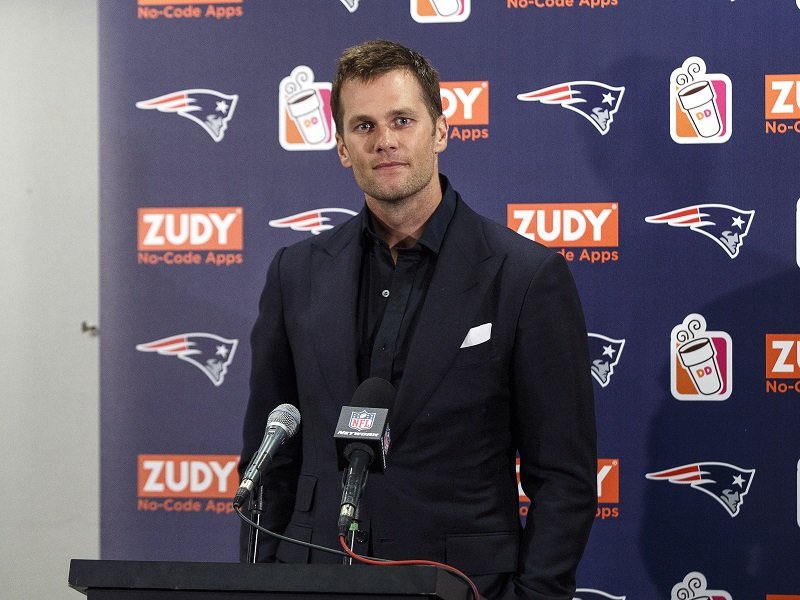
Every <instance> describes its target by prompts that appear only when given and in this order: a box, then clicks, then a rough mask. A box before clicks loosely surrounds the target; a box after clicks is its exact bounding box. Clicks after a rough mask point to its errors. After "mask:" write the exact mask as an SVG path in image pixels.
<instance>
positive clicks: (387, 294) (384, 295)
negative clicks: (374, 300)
mask: <svg viewBox="0 0 800 600" xmlns="http://www.w3.org/2000/svg"><path fill="white" fill-rule="evenodd" d="M381 296H383V297H384V298H388V297H389V290H383V291H382V292H381Z"/></svg>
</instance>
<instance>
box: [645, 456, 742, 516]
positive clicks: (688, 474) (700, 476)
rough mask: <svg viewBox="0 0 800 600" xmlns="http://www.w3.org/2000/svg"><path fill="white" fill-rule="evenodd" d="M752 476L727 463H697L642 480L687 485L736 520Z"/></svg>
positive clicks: (647, 475) (651, 474)
mask: <svg viewBox="0 0 800 600" xmlns="http://www.w3.org/2000/svg"><path fill="white" fill-rule="evenodd" d="M755 473H756V470H755V469H742V468H739V467H737V466H736V465H731V464H728V463H720V462H700V463H694V464H689V465H682V466H680V467H675V468H674V469H667V470H666V471H658V472H655V473H647V474H646V475H645V477H646V478H647V479H652V480H655V481H668V482H670V483H675V484H678V485H688V486H690V487H691V488H693V489H695V490H699V491H701V492H703V493H704V494H708V495H709V496H711V497H712V498H714V500H716V501H717V502H718V503H719V504H720V505H722V507H723V508H724V509H725V510H726V511H728V514H729V515H730V516H731V517H735V516H737V515H738V514H739V509H740V508H741V506H742V504H743V503H744V497H745V496H746V495H747V492H749V491H750V484H751V483H752V482H753V476H754V475H755Z"/></svg>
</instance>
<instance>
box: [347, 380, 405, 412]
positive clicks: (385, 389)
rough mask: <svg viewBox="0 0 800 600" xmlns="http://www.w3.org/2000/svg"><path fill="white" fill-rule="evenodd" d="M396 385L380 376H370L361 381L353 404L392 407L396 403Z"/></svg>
mask: <svg viewBox="0 0 800 600" xmlns="http://www.w3.org/2000/svg"><path fill="white" fill-rule="evenodd" d="M394 396H395V389H394V386H393V385H392V384H391V383H389V382H388V381H386V380H385V379H381V378H380V377H370V378H369V379H365V380H364V381H363V382H361V385H359V386H358V388H356V391H355V392H354V393H353V400H352V402H351V404H352V405H353V406H369V407H371V408H385V409H387V410H389V409H391V408H392V404H393V403H394Z"/></svg>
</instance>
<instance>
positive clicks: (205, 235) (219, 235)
mask: <svg viewBox="0 0 800 600" xmlns="http://www.w3.org/2000/svg"><path fill="white" fill-rule="evenodd" d="M137 214H138V243H137V248H138V249H139V250H152V251H164V250H241V249H242V221H243V219H242V208H241V207H237V206H227V207H222V206H216V207H189V208H167V207H160V208H139V209H138V210H137Z"/></svg>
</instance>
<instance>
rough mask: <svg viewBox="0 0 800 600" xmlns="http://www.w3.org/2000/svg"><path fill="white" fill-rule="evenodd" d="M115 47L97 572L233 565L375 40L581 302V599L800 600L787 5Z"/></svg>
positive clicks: (220, 22)
mask: <svg viewBox="0 0 800 600" xmlns="http://www.w3.org/2000/svg"><path fill="white" fill-rule="evenodd" d="M99 27H100V56H101V65H100V90H101V98H100V100H101V102H100V105H101V114H100V119H101V121H100V123H101V140H100V144H101V159H100V160H101V162H100V170H101V246H102V252H101V256H102V258H101V279H102V281H101V311H102V315H101V316H102V324H103V330H104V335H103V340H102V353H101V354H102V359H101V361H102V363H101V367H102V376H101V377H102V380H101V395H102V407H101V411H102V415H101V422H102V433H101V444H102V461H101V462H102V465H101V466H102V472H101V491H102V499H101V508H102V513H101V530H102V531H101V553H102V557H103V558H106V559H113V558H121V559H122V558H124V559H144V560H202V561H205V560H208V561H233V560H236V556H237V532H238V527H239V523H238V519H237V518H236V516H235V515H233V514H231V513H230V512H229V506H228V502H227V500H229V499H230V497H231V496H232V494H233V492H234V491H235V486H236V485H237V484H238V482H237V480H236V475H235V470H234V467H235V463H236V459H237V456H236V455H237V453H238V452H239V449H240V428H241V421H242V418H243V414H244V408H245V404H246V400H247V393H248V392H247V379H248V371H249V359H250V357H249V347H248V335H249V330H250V327H251V325H252V323H253V321H254V319H255V316H256V303H257V299H258V295H259V293H260V290H261V287H262V285H263V281H264V277H265V274H266V268H267V265H268V263H269V261H270V259H271V257H272V255H273V254H274V253H275V251H276V250H277V249H278V248H280V247H282V246H284V245H287V244H291V243H294V242H296V241H299V240H301V239H303V238H305V237H308V236H311V235H315V233H318V232H319V231H321V230H323V229H325V228H329V227H335V226H336V225H338V224H340V223H341V222H343V220H344V219H346V218H348V217H349V214H352V213H353V212H355V211H358V210H359V209H360V207H361V204H362V202H363V197H362V195H361V193H360V191H359V190H358V188H357V187H356V186H355V183H354V182H353V179H352V174H351V173H350V172H349V171H346V170H344V169H342V168H341V166H340V165H339V161H338V159H337V157H336V155H335V151H334V150H332V147H333V133H334V129H333V124H332V121H331V117H330V111H329V107H328V100H329V93H330V81H331V78H332V75H333V71H334V65H335V60H336V58H337V57H338V55H339V54H340V52H341V51H342V50H343V49H344V48H345V47H348V46H351V45H353V44H355V43H358V42H361V41H364V40H366V39H371V38H378V37H383V38H389V39H395V40H398V41H401V42H402V43H404V44H406V45H409V46H411V47H414V48H416V49H418V50H420V51H421V52H422V53H424V54H425V55H427V56H428V57H429V58H430V59H431V60H432V61H433V63H434V64H435V65H436V66H437V67H438V69H439V72H440V75H441V79H442V94H443V100H444V107H445V112H446V114H447V116H448V119H449V122H450V124H451V128H450V140H449V146H448V148H447V150H446V152H445V153H444V154H443V155H442V157H441V161H440V164H441V168H442V171H443V172H444V173H445V174H447V175H448V176H449V177H450V179H451V181H452V182H453V184H454V186H455V187H456V189H457V190H459V191H460V192H461V194H462V195H463V196H464V198H465V200H466V201H467V202H468V203H469V204H470V205H471V206H473V207H474V208H475V209H476V210H478V211H479V212H481V213H483V214H484V215H486V216H488V217H490V218H492V219H494V220H496V221H498V222H501V223H504V224H506V225H508V226H509V227H511V228H513V229H515V230H517V231H519V232H520V233H521V234H522V235H527V236H528V237H531V238H533V239H536V240H538V241H541V242H542V243H545V244H547V245H549V246H552V247H554V248H556V249H557V250H559V251H562V252H563V253H564V255H565V256H566V257H567V258H568V260H569V261H570V265H571V268H572V272H573V274H574V276H575V278H576V280H577V283H578V287H579V289H580V292H581V295H582V299H583V302H584V307H585V312H586V318H587V323H588V327H589V331H590V345H591V347H592V354H593V355H592V358H593V368H592V374H593V376H594V379H595V392H596V401H597V412H598V428H599V455H600V457H601V460H600V461H599V462H598V494H599V501H600V508H599V510H598V516H597V519H596V523H595V527H594V529H593V531H592V534H591V538H590V541H589V546H588V549H587V552H586V555H585V558H584V560H583V562H582V565H581V568H580V570H579V577H578V584H579V587H580V588H581V590H583V591H581V592H579V593H578V596H579V597H581V598H589V597H594V598H621V597H624V598H627V599H629V600H633V599H650V598H668V597H671V598H675V599H677V598H693V597H695V596H697V597H699V596H702V595H703V593H702V592H703V591H706V595H707V596H711V597H712V598H714V599H716V600H722V599H725V598H728V599H731V598H736V599H737V600H738V599H748V600H749V599H754V598H756V599H768V600H785V599H788V598H792V599H794V600H797V599H800V574H798V573H799V572H800V569H798V568H797V556H798V553H800V479H798V465H799V464H800V463H799V462H798V461H800V440H798V431H799V430H800V320H798V318H797V314H798V313H797V298H798V295H799V294H800V271H798V261H799V259H800V254H799V253H798V249H797V243H796V238H797V236H798V216H797V210H798V196H800V169H799V168H798V159H800V153H799V152H798V143H799V142H800V74H798V73H800V54H798V51H797V42H798V33H797V32H798V30H799V28H800V8H799V7H798V4H797V3H796V2H795V1H794V0H771V1H770V2H763V1H762V2H758V1H756V0H735V1H728V0H670V1H665V0H292V1H291V2H278V1H277V0H229V1H227V2H222V1H220V2H206V1H196V2H173V3H165V2H157V1H155V0H138V2H137V0H113V1H112V0H104V1H101V2H100V23H99ZM347 400H349V399H346V398H344V399H342V402H343V404H344V403H346V402H347ZM282 401H283V400H282V399H280V398H276V399H275V404H276V405H277V404H279V403H281V402H282ZM443 435H446V428H444V427H443ZM520 502H521V505H520V506H521V518H524V514H525V511H526V508H527V506H526V499H525V498H524V493H523V492H522V490H521V497H520ZM409 558H413V557H409ZM683 588H686V589H691V590H692V591H691V592H689V593H690V594H694V596H692V595H681V594H682V589H683Z"/></svg>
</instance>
